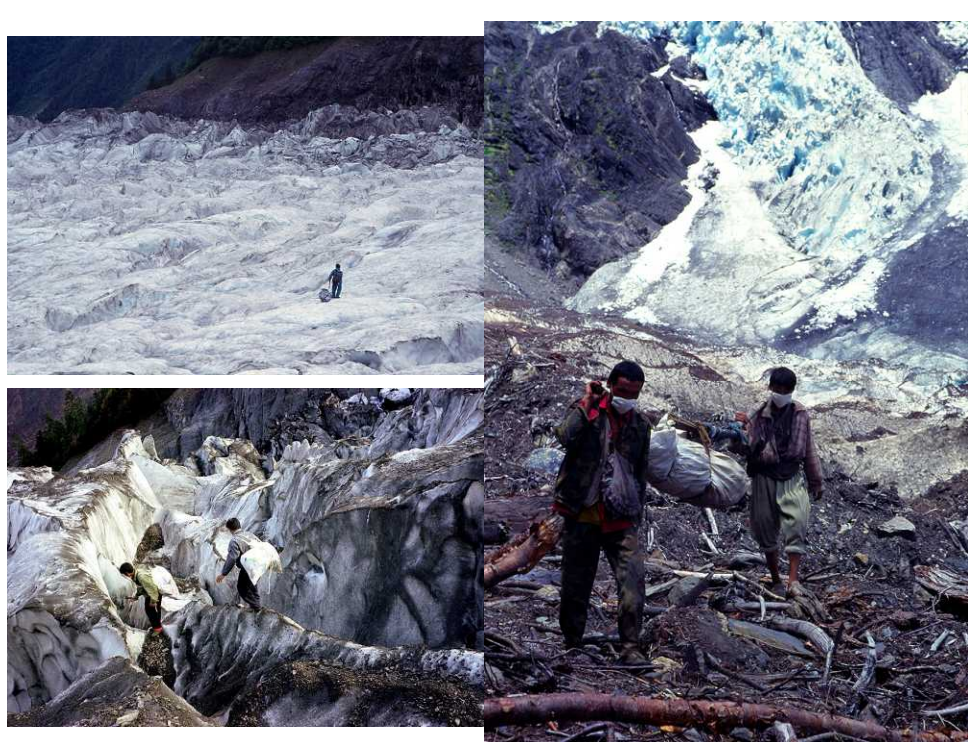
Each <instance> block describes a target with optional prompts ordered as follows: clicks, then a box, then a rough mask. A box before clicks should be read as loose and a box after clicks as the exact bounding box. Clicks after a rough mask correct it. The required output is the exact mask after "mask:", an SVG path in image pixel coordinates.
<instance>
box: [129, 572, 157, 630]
mask: <svg viewBox="0 0 980 748" xmlns="http://www.w3.org/2000/svg"><path fill="white" fill-rule="evenodd" d="M119 573H120V574H122V575H123V576H124V577H126V578H127V579H129V580H131V581H132V582H134V583H135V584H136V594H135V595H133V596H132V597H130V598H128V599H130V600H136V599H137V598H138V597H139V596H140V595H145V596H146V601H145V602H144V603H143V605H144V610H146V617H147V618H149V619H150V626H152V627H153V630H154V631H155V632H156V633H158V634H159V633H160V632H161V631H163V626H162V625H160V588H159V587H157V584H156V582H154V581H153V575H152V574H150V570H149V569H146V568H143V567H140V568H139V569H136V568H134V567H133V565H132V564H131V563H129V562H128V561H127V562H126V563H124V564H122V565H121V566H120V567H119Z"/></svg>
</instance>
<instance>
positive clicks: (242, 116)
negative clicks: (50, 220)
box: [126, 37, 483, 127]
mask: <svg viewBox="0 0 980 748" xmlns="http://www.w3.org/2000/svg"><path fill="white" fill-rule="evenodd" d="M482 57H483V44H482V40H481V39H480V37H340V38H335V39H330V40H327V41H324V42H321V43H319V44H312V45H308V46H303V47H299V48H297V49H291V50H286V51H276V52H263V53H261V54H258V55H255V56H252V57H245V58H232V57H222V58H215V59H211V60H207V61H205V62H204V63H202V64H201V65H200V66H198V67H197V68H195V69H194V70H192V71H190V72H189V73H188V74H186V75H184V76H182V77H181V78H179V79H178V80H177V81H175V82H174V83H173V84H171V85H169V86H166V87H163V88H159V89H156V90H153V91H146V92H144V93H142V94H140V95H139V96H136V97H135V98H134V99H133V100H132V101H130V102H129V103H128V104H127V107H126V108H127V109H131V110H134V111H143V112H147V111H149V112H157V113H158V114H167V115H172V116H176V117H181V118H185V119H198V118H205V119H218V120H231V119H237V120H238V121H240V122H284V121H287V120H291V119H298V118H300V117H304V116H306V114H307V112H310V111H312V110H314V109H319V108H321V107H324V106H328V105H342V106H352V107H356V108H358V109H365V110H381V109H387V110H403V109H418V108H424V107H436V108H440V109H442V110H444V111H446V112H448V113H450V115H451V116H452V117H454V118H455V120H456V121H457V122H460V123H463V124H466V125H467V126H468V127H479V124H480V122H481V121H482V119H483V91H482V86H481V80H480V70H479V68H480V60H481V59H482Z"/></svg>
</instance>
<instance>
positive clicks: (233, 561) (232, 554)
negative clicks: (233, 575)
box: [215, 517, 262, 610]
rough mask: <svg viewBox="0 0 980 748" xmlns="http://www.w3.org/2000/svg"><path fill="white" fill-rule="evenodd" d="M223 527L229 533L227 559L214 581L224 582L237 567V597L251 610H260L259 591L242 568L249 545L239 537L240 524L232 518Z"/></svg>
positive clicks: (235, 518)
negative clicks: (229, 540) (243, 557)
mask: <svg viewBox="0 0 980 748" xmlns="http://www.w3.org/2000/svg"><path fill="white" fill-rule="evenodd" d="M225 527H227V528H228V529H229V530H230V531H231V535H232V537H231V543H229V544H228V558H226V559H225V565H224V566H223V567H222V568H221V573H220V574H219V575H218V577H217V579H216V580H215V581H216V582H217V583H218V584H221V583H222V582H224V581H225V577H227V576H228V573H229V572H230V571H231V570H232V569H233V568H235V567H236V566H237V567H238V596H239V597H241V599H242V602H244V603H246V604H247V605H248V606H249V607H250V608H251V609H252V610H260V609H261V608H262V604H261V600H260V599H259V591H258V589H256V587H255V585H254V584H252V580H251V578H250V577H249V576H248V572H247V571H245V567H244V566H242V556H244V555H245V554H246V553H248V552H249V545H248V543H247V542H246V540H245V538H243V537H241V536H240V534H239V530H241V529H242V523H241V522H239V521H238V518H237V517H232V518H231V519H230V520H228V521H227V522H225Z"/></svg>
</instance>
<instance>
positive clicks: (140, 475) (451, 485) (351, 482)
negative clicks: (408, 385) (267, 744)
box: [7, 390, 483, 724]
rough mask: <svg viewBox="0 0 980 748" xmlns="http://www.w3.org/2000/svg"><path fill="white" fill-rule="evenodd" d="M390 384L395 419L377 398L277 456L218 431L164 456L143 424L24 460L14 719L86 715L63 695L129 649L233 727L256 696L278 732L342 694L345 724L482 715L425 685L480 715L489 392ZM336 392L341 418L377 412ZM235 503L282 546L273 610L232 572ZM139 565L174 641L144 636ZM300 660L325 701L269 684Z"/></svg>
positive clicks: (11, 686) (11, 668) (11, 565)
mask: <svg viewBox="0 0 980 748" xmlns="http://www.w3.org/2000/svg"><path fill="white" fill-rule="evenodd" d="M391 396H392V397H393V398H394V399H395V402H394V403H393V407H396V409H394V410H391V411H387V412H386V411H383V410H382V409H381V407H380V400H378V399H377V398H375V399H374V400H373V402H374V406H372V407H376V408H377V410H376V417H375V420H374V422H373V423H372V425H371V428H370V429H369V433H368V435H367V436H365V437H360V436H358V437H356V438H354V439H353V440H351V439H349V438H348V439H346V440H345V439H340V440H337V441H335V442H331V441H330V440H329V439H324V440H323V441H322V442H321V441H316V440H314V441H312V442H310V441H307V440H303V441H297V442H293V443H291V444H289V445H287V446H286V447H285V448H284V449H283V450H282V452H281V454H279V456H278V457H271V456H268V455H267V456H265V457H263V456H262V455H261V454H260V453H259V451H258V450H257V449H256V448H255V446H254V445H253V444H252V443H251V442H249V441H247V440H243V439H236V438H230V437H219V436H210V437H208V438H206V439H205V440H204V442H203V443H202V444H201V446H200V448H198V449H197V450H195V451H194V452H192V453H191V454H189V455H188V456H187V457H186V459H184V460H183V461H182V462H178V461H176V460H174V459H171V458H162V459H161V458H160V457H159V456H158V455H157V454H156V448H155V445H154V440H153V439H152V437H151V436H150V435H146V436H144V435H141V434H140V433H139V432H138V431H135V430H126V431H124V432H121V433H120V434H117V435H114V436H113V437H110V439H109V440H108V443H109V444H111V445H115V446H114V447H113V450H112V457H111V459H109V460H108V461H107V462H103V463H102V464H99V465H97V466H94V467H76V468H72V469H69V470H65V471H62V472H60V473H54V472H52V471H51V470H49V469H35V468H22V469H19V470H15V471H9V472H8V491H7V506H8V513H7V514H8V548H7V553H8V557H7V558H8V578H7V596H8V608H7V641H8V666H7V682H8V693H7V709H8V712H16V713H22V712H27V711H31V714H32V715H35V717H36V719H38V720H42V721H43V720H44V719H49V718H50V719H54V718H55V717H53V716H51V715H50V714H48V715H47V716H45V714H47V713H46V712H45V711H44V710H46V709H47V707H46V706H45V705H47V704H49V703H51V704H53V705H54V704H57V709H56V708H55V706H52V707H51V710H61V711H65V710H68V711H71V709H74V710H76V711H78V710H80V709H81V706H80V705H79V704H75V703H72V704H71V705H70V706H71V709H68V706H65V705H64V703H62V702H63V701H64V700H63V699H62V702H58V701H57V700H58V699H59V698H62V696H63V695H64V694H66V693H67V694H69V695H70V694H71V693H74V692H73V691H71V689H72V687H73V686H74V685H75V684H80V683H86V684H88V685H85V686H84V687H81V686H79V689H80V690H79V689H76V690H75V692H81V693H84V692H85V691H86V690H87V689H88V690H91V689H95V690H101V689H102V686H101V685H100V684H101V683H102V681H103V680H104V679H105V678H106V677H107V675H106V673H107V672H114V671H113V670H112V669H113V668H116V667H117V666H115V665H113V664H112V663H113V662H114V661H115V660H116V659H119V658H122V659H123V660H125V661H127V662H130V663H133V664H137V665H138V666H139V667H140V668H141V669H142V670H143V671H145V672H146V673H147V674H149V675H161V676H162V677H164V681H165V685H166V686H167V687H168V688H170V689H172V690H173V698H174V699H178V700H179V699H183V700H186V702H187V704H189V707H188V709H189V710H191V713H193V710H195V709H196V710H198V711H199V712H200V714H201V715H204V716H205V717H208V718H214V719H216V720H218V721H219V722H221V723H225V722H227V723H228V724H235V723H237V722H235V720H236V719H246V717H247V715H248V714H252V715H253V716H254V713H255V711H254V710H253V709H252V708H251V707H248V708H246V707H247V705H248V704H252V702H253V701H255V702H256V703H258V702H261V704H263V706H262V710H264V711H263V713H264V714H266V717H265V718H263V719H264V720H265V721H264V722H262V723H263V724H271V723H283V721H285V723H291V724H309V723H311V721H312V720H315V719H317V716H316V714H315V708H318V709H320V710H325V709H327V707H328V706H329V707H330V710H331V711H330V713H331V715H332V716H331V719H332V720H334V723H336V724H355V723H357V724H359V723H361V722H359V720H362V719H363V720H366V721H367V723H370V724H400V723H401V721H402V720H407V721H409V722H411V723H412V724H443V723H444V722H441V721H440V720H444V719H448V718H449V717H450V716H452V718H453V719H457V718H459V719H463V720H464V721H469V720H472V719H476V718H477V717H478V714H477V715H476V716H474V715H473V714H469V715H468V716H467V714H465V713H459V712H457V713H454V714H452V715H450V714H449V713H442V712H440V710H439V709H432V708H429V707H424V708H423V707H421V706H420V703H422V702H425V703H428V697H427V698H426V699H422V702H419V701H418V699H413V698H412V697H411V693H412V689H413V688H415V689H419V690H418V693H419V694H423V693H425V694H429V693H430V692H435V691H438V690H439V689H446V688H449V689H455V691H454V693H455V697H458V699H462V701H463V702H465V703H469V702H470V701H472V704H471V705H470V706H471V707H472V710H476V709H478V704H479V699H478V696H477V695H478V690H477V689H478V688H479V687H480V686H481V685H482V678H483V657H482V654H481V652H480V649H481V648H482V628H483V607H482V586H481V580H482V577H481V575H480V570H481V565H482V564H481V559H482V541H481V534H480V533H481V528H482V514H483V443H482V438H483V437H482V397H481V395H480V394H479V393H478V392H466V391H462V390H454V391H450V390H441V391H415V390H411V391H406V392H405V393H401V394H399V393H392V395H391ZM365 399H366V398H365ZM330 402H331V404H330V405H329V406H328V407H330V408H332V409H333V410H335V411H337V414H338V417H343V414H344V413H346V412H347V411H348V410H356V409H359V408H363V407H364V405H363V404H362V403H361V402H360V401H358V400H357V398H356V397H352V398H349V400H348V401H340V400H339V399H337V398H334V399H333V400H332V401H330ZM420 426H423V428H420ZM396 434H400V435H401V438H395V437H396ZM375 437H377V438H375ZM103 450H104V448H103V449H100V450H95V451H94V452H93V453H101V452H102V451H103ZM263 465H264V467H263ZM233 515H234V516H237V517H238V518H239V519H240V521H241V522H242V525H243V532H245V534H246V537H249V538H252V539H261V540H263V541H266V542H269V543H271V544H272V545H273V546H275V547H276V549H277V550H278V552H279V555H280V559H281V563H282V567H281V569H279V568H276V569H273V570H270V571H269V572H267V573H266V574H264V575H263V576H262V577H261V579H259V580H258V583H257V586H258V588H259V590H260V593H261V595H262V599H263V600H262V601H263V605H264V606H267V607H265V608H263V609H262V610H261V611H252V610H248V609H245V608H243V607H240V606H239V605H237V602H238V599H237V594H236V592H235V587H234V573H235V572H233V573H232V579H231V581H228V582H225V583H224V584H221V585H218V584H216V582H215V577H216V576H217V574H218V573H219V570H220V567H221V564H222V562H223V559H224V557H225V556H226V554H227V548H228V543H229V541H230V534H229V532H228V531H227V529H226V528H225V527H224V522H225V520H226V519H227V518H228V517H230V516H233ZM134 559H136V560H137V561H138V562H139V563H142V564H145V565H148V566H151V567H152V568H153V575H154V578H156V579H157V580H158V581H159V582H160V585H161V589H163V590H164V593H165V597H164V599H163V604H162V606H161V607H162V614H163V624H164V634H153V633H152V632H151V633H147V632H146V627H147V625H148V621H147V620H146V617H145V614H144V611H143V603H142V600H139V601H130V600H127V598H128V597H129V596H130V595H132V594H133V592H134V587H133V584H132V582H130V581H129V580H127V579H125V578H124V577H122V576H121V575H119V573H118V571H117V569H118V566H119V564H120V563H122V562H123V561H133V560H134ZM300 662H302V663H306V664H304V665H303V666H302V667H308V668H311V669H312V670H311V673H315V674H316V678H315V679H314V681H315V683H316V684H318V685H316V690H317V693H319V694H320V695H319V696H318V698H317V699H309V700H307V701H304V698H305V697H302V698H301V697H300V696H299V695H296V696H295V697H294V696H291V695H289V694H287V693H283V692H282V688H281V687H278V689H275V688H272V687H271V686H270V679H273V680H274V681H275V682H276V683H281V682H282V681H283V679H286V680H288V679H289V678H291V677H292V676H294V675H295V673H296V668H297V667H300V666H299V665H298V664H297V663H300ZM105 668H109V671H106V670H105ZM290 668H292V670H291V669H290ZM117 669H118V668H117ZM125 672H126V673H127V675H126V678H125V680H126V682H127V683H130V685H131V686H132V688H133V689H140V688H143V685H142V681H139V679H136V680H133V677H131V670H126V671H125ZM168 673H169V675H168ZM357 673H365V675H364V679H365V680H364V682H363V683H362V682H361V681H360V680H359V678H360V676H358V675H357ZM310 677H311V678H312V675H311V676H310ZM338 679H339V680H338ZM314 681H310V682H307V685H308V686H310V683H311V682H314ZM338 684H341V685H343V684H346V685H343V687H341V685H338ZM358 684H360V685H358ZM440 684H441V685H440ZM312 687H313V686H310V688H312ZM270 689H271V690H270ZM352 689H353V690H352ZM358 689H361V691H358ZM392 689H393V690H395V691H397V692H399V693H402V694H405V696H406V699H405V700H403V701H401V702H398V703H397V704H395V703H393V704H392V705H391V709H389V710H380V711H377V713H374V712H372V715H371V716H370V717H366V716H365V715H364V714H362V713H361V712H359V711H358V709H357V708H356V704H354V703H352V700H351V699H350V698H348V696H349V694H350V693H355V692H362V691H363V693H365V694H370V693H377V694H379V698H382V695H383V694H385V693H388V692H389V691H391V690H392ZM345 694H346V696H345ZM468 694H469V695H468ZM471 696H472V698H471ZM168 698H170V697H169V696H168ZM420 698H421V697H420ZM333 702H336V703H333ZM174 703H177V702H174ZM300 704H305V705H306V706H305V707H303V708H300V707H299V705H300ZM331 704H332V706H331ZM257 708H258V707H256V709H257ZM468 708H469V707H468ZM38 710H40V711H38ZM464 711H465V710H464ZM284 714H285V715H288V716H284ZM230 715H231V716H230ZM235 715H237V716H235ZM228 720H231V721H228ZM243 724H244V722H243Z"/></svg>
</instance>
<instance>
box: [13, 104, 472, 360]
mask: <svg viewBox="0 0 980 748" xmlns="http://www.w3.org/2000/svg"><path fill="white" fill-rule="evenodd" d="M313 114H316V113H313ZM313 114H311V117H312V116H313ZM226 130H228V131H229V132H228V134H227V136H223V133H224V131H226ZM314 131H315V127H314V126H312V125H310V124H309V123H308V122H307V121H301V122H299V123H294V124H293V125H289V126H287V127H286V128H285V129H283V130H280V131H278V132H276V133H272V134H270V133H268V132H265V131H263V130H261V129H258V128H248V129H246V128H245V127H243V126H240V125H239V126H236V127H235V128H234V129H231V125H229V124H227V123H214V122H208V121H204V120H202V121H199V122H197V123H190V122H184V121H181V120H175V119H168V118H159V117H156V116H155V115H149V114H139V113H126V114H114V113H106V112H103V111H100V112H96V113H84V114H83V113H78V112H73V113H69V114H66V115H62V117H60V118H59V119H58V120H56V121H55V122H53V123H50V124H47V125H40V124H38V123H35V124H34V125H33V126H32V127H30V128H27V129H24V125H23V123H22V122H21V121H20V120H13V119H11V120H8V140H9V141H10V142H9V145H8V155H7V186H8V193H7V195H8V201H7V219H8V229H7V243H8V279H9V284H8V292H9V297H8V370H9V371H10V372H11V373H19V374H51V373H116V374H123V373H127V372H129V373H136V374H181V373H183V374H186V373H194V374H227V373H273V372H275V373H293V374H296V373H349V374H373V373H439V374H442V373H446V374H449V373H452V374H470V373H477V372H482V371H483V361H482V354H483V329H482V316H481V315H482V310H483V299H482V296H481V295H480V289H481V283H482V273H483V270H482V265H483V262H482V261H483V248H482V247H483V225H482V224H483V208H482V204H483V203H482V194H483V176H482V161H481V160H480V159H479V158H478V157H477V156H476V153H475V148H476V141H475V140H474V138H473V137H472V135H470V134H468V132H465V131H464V130H463V129H460V130H459V131H456V132H446V133H440V134H435V133H400V134H396V135H390V136H381V137H374V138H370V139H365V140H358V139H347V140H344V141H339V140H331V139H329V138H324V137H321V136H318V135H316V134H315V132H314ZM246 138H247V142H245V140H246ZM348 140H354V141H356V142H354V143H349V142H348ZM239 142H241V143H242V144H241V145H236V144H234V143H239ZM352 149H354V150H352ZM343 154H347V155H343ZM386 159H387V160H388V161H392V162H393V163H396V164H398V165H411V164H414V166H413V167H412V168H393V167H392V166H390V165H387V163H388V161H386ZM336 262H340V263H341V264H342V265H343V267H344V271H345V278H344V292H343V297H342V298H341V299H338V300H331V301H330V302H329V303H322V302H320V301H319V299H318V297H317V292H318V290H319V289H320V288H321V287H322V286H323V285H325V284H326V279H327V275H328V273H329V271H330V269H332V267H333V265H334V264H335V263H336Z"/></svg>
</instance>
